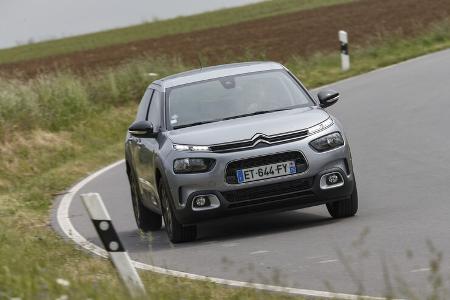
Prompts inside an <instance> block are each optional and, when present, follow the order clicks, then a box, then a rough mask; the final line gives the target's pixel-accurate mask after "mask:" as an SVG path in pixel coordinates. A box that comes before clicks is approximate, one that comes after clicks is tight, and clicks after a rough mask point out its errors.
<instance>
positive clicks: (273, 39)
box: [0, 0, 450, 77]
mask: <svg viewBox="0 0 450 300" xmlns="http://www.w3.org/2000/svg"><path fill="white" fill-rule="evenodd" d="M449 16H450V0H361V1H358V2H353V3H349V4H343V5H336V6H330V7H323V8H318V9H312V10H306V11H300V12H295V13H290V14H285V15H280V16H274V17H269V18H264V19H259V20H254V21H248V22H243V23H239V24H235V25H230V26H224V27H220V28H213V29H207V30H200V31H195V32H191V33H184V34H176V35H170V36H165V37H161V38H156V39H148V40H142V41H137V42H131V43H127V44H121V45H114V46H109V47H103V48H97V49H94V50H88V51H81V52H75V53H70V54H64V55H57V56H51V57H46V58H41V59H34V60H30V61H23V62H18V63H10V64H3V65H0V72H2V73H3V72H4V73H12V72H13V73H15V71H20V72H23V74H25V76H27V77H28V76H34V75H36V74H37V73H39V72H46V71H49V70H54V69H57V68H61V67H68V68H70V69H72V70H74V71H77V72H83V71H86V70H87V69H92V68H98V67H105V66H114V65H117V64H119V63H121V62H124V61H126V60H129V59H132V58H135V57H138V56H141V55H152V56H161V55H164V56H178V57H181V58H182V59H183V60H184V61H185V62H187V63H190V64H197V61H198V55H199V54H200V56H201V57H202V59H203V60H206V61H207V62H208V64H216V63H221V62H229V61H230V59H229V58H232V57H236V56H240V57H242V56H245V55H249V54H248V53H249V52H250V53H252V54H258V56H259V57H261V56H264V57H265V58H266V59H270V60H277V61H285V60H286V59H288V58H289V57H291V56H292V55H308V54H311V53H314V52H317V51H321V52H328V51H334V50H337V49H338V42H337V32H338V31H339V30H346V31H348V33H349V39H350V51H351V46H352V45H361V44H364V43H367V42H369V41H374V38H375V37H377V36H379V35H385V34H390V33H392V32H395V33H397V34H401V35H403V36H411V35H414V34H417V33H418V32H420V30H422V29H423V28H424V27H427V26H429V25H430V24H432V23H434V22H437V21H440V20H443V19H446V18H448V17H449ZM249 56H250V57H252V55H249ZM254 56H255V55H253V57H254Z"/></svg>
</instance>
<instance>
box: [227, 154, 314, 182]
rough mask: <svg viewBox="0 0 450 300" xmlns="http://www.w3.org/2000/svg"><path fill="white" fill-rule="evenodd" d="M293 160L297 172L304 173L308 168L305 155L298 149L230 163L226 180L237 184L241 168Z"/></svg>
mask: <svg viewBox="0 0 450 300" xmlns="http://www.w3.org/2000/svg"><path fill="white" fill-rule="evenodd" d="M291 160H293V161H295V166H296V167H297V173H303V172H304V171H306V169H307V168H308V165H307V163H306V159H305V157H304V156H303V154H302V153H300V152H298V151H291V152H284V153H278V154H271V155H265V156H258V157H253V158H247V159H243V160H238V161H233V162H231V163H229V164H228V166H227V169H226V182H227V183H229V184H237V183H238V180H237V177H236V171H237V170H239V169H246V168H253V167H259V166H264V165H269V164H274V163H279V162H286V161H291Z"/></svg>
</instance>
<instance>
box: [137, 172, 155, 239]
mask: <svg viewBox="0 0 450 300" xmlns="http://www.w3.org/2000/svg"><path fill="white" fill-rule="evenodd" d="M129 181H130V190H131V202H132V204H133V211H134V218H135V220H136V225H137V227H138V228H139V229H140V230H142V231H143V232H149V231H156V230H160V229H161V226H162V216H161V215H159V214H157V213H155V212H153V211H151V210H150V209H148V208H147V207H145V206H144V204H143V203H142V200H141V194H140V192H139V189H138V187H137V181H136V179H135V177H134V175H133V171H130V174H129Z"/></svg>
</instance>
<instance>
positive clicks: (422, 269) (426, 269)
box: [411, 268, 431, 273]
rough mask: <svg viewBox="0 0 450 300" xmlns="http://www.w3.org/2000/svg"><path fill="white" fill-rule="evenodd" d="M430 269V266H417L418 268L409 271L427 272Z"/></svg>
mask: <svg viewBox="0 0 450 300" xmlns="http://www.w3.org/2000/svg"><path fill="white" fill-rule="evenodd" d="M430 270H431V269H430V268H419V269H414V270H411V273H417V272H429V271H430Z"/></svg>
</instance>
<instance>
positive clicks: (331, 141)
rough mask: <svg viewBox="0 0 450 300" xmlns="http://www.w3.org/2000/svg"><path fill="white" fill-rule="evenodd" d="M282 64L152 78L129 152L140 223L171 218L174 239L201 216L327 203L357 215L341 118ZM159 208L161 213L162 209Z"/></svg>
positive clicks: (333, 95) (149, 226) (329, 99)
mask: <svg viewBox="0 0 450 300" xmlns="http://www.w3.org/2000/svg"><path fill="white" fill-rule="evenodd" d="M317 96H318V100H316V99H314V97H313V96H312V95H311V94H310V93H309V92H308V91H307V90H306V88H305V87H304V86H303V85H302V83H301V82H300V81H299V80H298V79H297V78H296V77H295V76H294V75H293V74H292V73H291V72H290V71H289V70H287V69H286V68H285V67H283V66H282V65H280V64H278V63H274V62H251V63H239V64H229V65H222V66H215V67H208V68H202V69H199V70H193V71H189V72H185V73H180V74H176V75H173V76H169V77H166V78H163V79H160V80H157V81H155V82H153V83H152V84H150V86H149V87H148V89H147V91H146V92H145V94H144V96H143V98H142V100H141V102H140V105H139V108H138V112H137V115H136V120H135V122H134V123H133V124H132V125H131V126H130V127H129V130H128V133H127V137H126V144H125V159H126V168H127V174H128V178H129V182H130V187H131V196H132V202H133V209H134V214H135V217H136V222H137V225H138V227H139V228H140V229H141V230H143V231H151V230H159V229H160V228H161V226H162V218H164V223H165V228H166V231H167V234H168V236H169V238H170V240H171V241H172V242H183V241H190V240H193V239H195V238H196V234H197V227H196V225H197V224H198V223H200V222H203V221H207V220H211V219H217V218H220V217H225V216H235V215H239V214H247V213H256V212H268V211H270V212H275V211H283V210H292V209H298V208H304V207H310V206H315V205H321V204H326V207H327V208H328V211H329V213H330V214H331V216H332V217H334V218H342V217H349V216H353V215H354V214H355V213H356V211H357V210H358V192H357V189H356V181H355V177H354V173H353V166H352V158H351V154H350V148H349V145H348V141H347V139H346V137H345V135H344V132H343V129H342V127H341V125H340V123H339V121H338V120H337V119H336V118H334V117H333V116H331V115H330V114H328V113H327V112H326V111H325V110H323V108H325V107H328V106H330V105H332V104H334V103H336V101H338V99H339V94H338V93H337V92H334V91H322V92H319V93H318V95H317ZM161 216H162V217H161Z"/></svg>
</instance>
